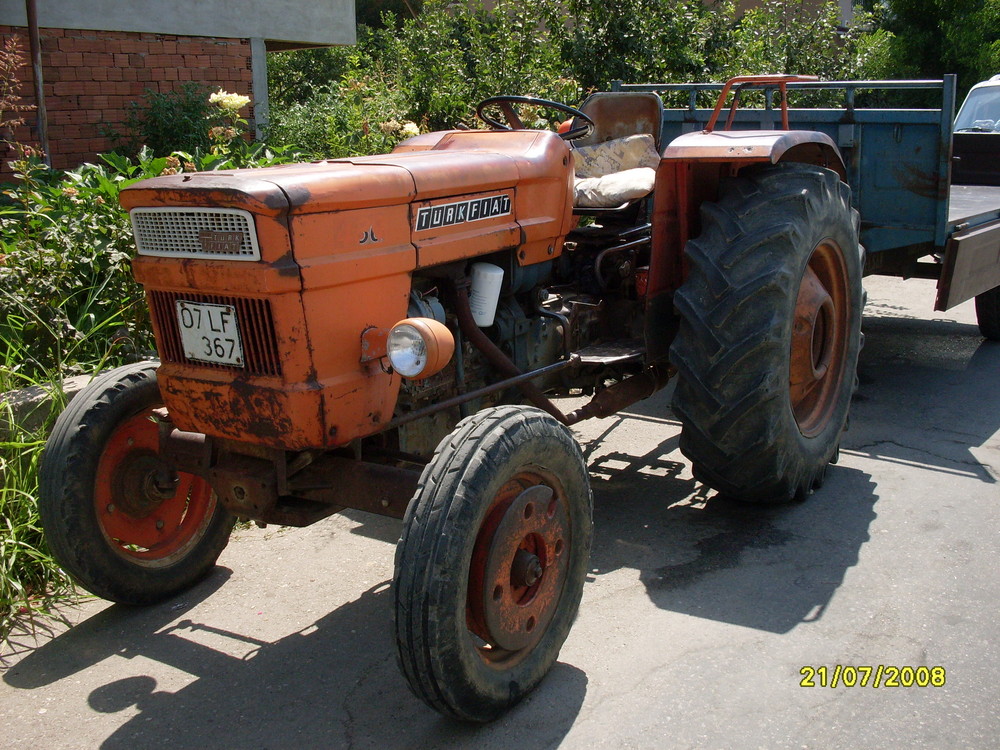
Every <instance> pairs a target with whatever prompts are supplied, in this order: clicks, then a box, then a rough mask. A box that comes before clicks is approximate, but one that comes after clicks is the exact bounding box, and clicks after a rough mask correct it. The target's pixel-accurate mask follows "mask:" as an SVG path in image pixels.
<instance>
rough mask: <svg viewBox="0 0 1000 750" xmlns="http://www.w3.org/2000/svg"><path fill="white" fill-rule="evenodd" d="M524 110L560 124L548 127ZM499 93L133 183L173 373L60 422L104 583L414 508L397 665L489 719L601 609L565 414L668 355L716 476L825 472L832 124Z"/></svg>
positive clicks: (72, 531) (73, 496) (837, 202)
mask: <svg viewBox="0 0 1000 750" xmlns="http://www.w3.org/2000/svg"><path fill="white" fill-rule="evenodd" d="M787 80H791V79H790V78H789V77H770V78H765V79H762V80H749V81H742V82H741V84H742V85H747V84H749V85H758V84H767V85H770V86H778V87H780V88H782V90H783V88H784V83H785V81H787ZM724 98H725V93H724V94H723V97H722V99H720V106H721V102H722V100H723V99H724ZM525 104H530V105H536V106H545V107H551V108H554V109H555V110H558V111H561V112H565V113H567V114H568V115H569V117H570V121H569V124H568V125H567V126H566V127H565V128H563V130H564V131H565V132H562V133H555V132H549V131H542V130H531V129H527V128H524V127H523V125H522V121H521V119H519V116H518V110H519V108H521V106H522V105H525ZM783 106H784V105H783ZM478 113H479V115H480V116H481V117H482V118H483V119H484V120H485V122H486V123H488V125H489V126H490V128H491V129H488V130H455V131H448V132H436V133H428V134H425V135H420V136H417V137H415V138H411V139H410V140H408V141H405V142H404V143H402V144H401V145H400V146H399V147H397V148H396V149H395V150H394V151H393V152H392V153H391V154H386V155H383V156H371V157H361V158H351V159H337V160H331V161H323V162H317V163H311V164H298V165H290V166H280V167H271V168H266V169H257V170H240V171H234V172H208V173H196V174H181V175H174V176H166V177H158V178H155V179H151V180H147V181H144V182H141V183H138V184H136V185H133V186H131V187H129V188H128V189H126V190H124V191H123V193H122V196H121V202H122V205H123V207H124V208H126V209H127V210H128V211H129V212H130V215H131V220H132V224H133V227H134V233H135V239H136V246H137V251H138V254H137V256H136V258H135V263H134V269H135V275H136V278H137V279H138V280H139V281H140V282H141V283H142V284H143V285H144V287H145V290H146V295H147V298H148V302H149V305H150V309H151V317H152V322H153V327H154V331H155V335H156V342H157V348H158V352H159V362H142V363H138V364H134V365H129V366H126V367H123V368H120V369H116V370H113V371H110V372H107V373H104V374H103V375H101V376H100V377H98V378H97V379H96V380H95V381H94V382H93V383H92V384H91V385H90V386H89V387H88V388H87V389H86V390H85V391H84V392H82V393H81V394H79V395H78V396H77V397H76V399H75V400H73V401H72V402H71V403H70V405H69V407H68V408H67V409H66V411H65V412H64V413H63V414H62V416H61V417H60V419H59V421H58V424H57V425H56V428H55V430H54V433H53V435H52V437H51V439H50V441H49V444H48V447H47V450H46V454H45V457H44V465H43V469H42V490H41V492H42V494H41V512H42V516H43V523H44V525H45V529H46V533H47V536H48V540H49V543H50V545H51V548H52V551H53V553H54V554H55V555H56V557H57V558H58V560H59V561H60V562H61V563H62V565H63V566H64V567H65V569H66V570H67V571H69V572H70V573H71V574H72V575H73V576H74V577H75V578H76V579H77V580H78V581H79V582H80V583H82V584H83V586H85V587H86V588H87V589H89V590H90V591H92V592H94V593H95V594H98V595H99V596H102V597H105V598H108V599H111V600H114V601H119V602H127V603H132V604H144V603H151V602H155V601H159V600H162V599H164V598H166V597H169V596H171V595H173V594H174V593H176V592H178V591H180V590H182V589H184V588H186V587H188V586H190V585H192V584H193V583H194V582H196V581H197V580H199V579H200V578H201V577H203V576H204V575H206V574H207V573H208V572H209V571H210V570H211V568H212V567H213V565H214V563H215V561H216V559H217V557H218V556H219V554H220V553H221V551H222V550H223V548H224V547H225V546H226V543H227V541H228V538H229V534H230V530H231V528H232V525H233V521H234V519H236V518H244V519H252V520H255V521H257V522H260V523H275V524H286V525H291V526H304V525H307V524H310V523H313V522H315V521H317V520H320V519H322V518H324V517H326V516H329V515H330V514H333V513H336V512H338V511H340V510H343V509H345V508H352V509H360V510H365V511H370V512H372V513H378V514H384V515H389V516H395V517H399V518H402V519H403V531H402V537H401V539H400V541H399V545H398V548H397V552H396V562H395V585H394V588H395V594H394V601H395V616H396V617H395V624H396V644H397V648H398V656H399V663H400V666H401V669H402V671H403V673H404V675H405V677H406V679H407V681H408V682H409V685H410V687H411V688H412V690H413V692H414V693H415V694H416V695H417V696H418V697H419V698H421V699H422V700H424V701H425V702H426V703H428V704H429V705H430V706H432V707H433V708H435V709H437V710H439V711H441V712H442V713H444V714H446V715H451V716H455V717H459V718H462V719H468V720H476V721H486V720H489V719H491V718H494V717H496V716H497V715H499V714H500V713H502V712H503V711H504V710H506V709H507V708H509V707H510V706H511V705H513V704H514V703H516V702H517V701H518V700H520V699H521V698H522V697H523V696H524V695H525V694H526V693H527V692H529V691H530V690H531V689H532V688H533V687H534V686H535V685H537V684H538V682H539V681H540V680H541V679H542V678H543V676H544V675H545V674H546V672H547V671H548V669H549V668H550V666H551V665H552V664H553V662H554V661H555V659H556V657H557V655H558V652H559V649H560V647H561V646H562V644H563V642H564V640H565V639H566V637H567V634H568V633H569V630H570V626H571V624H572V622H573V620H574V617H575V616H576V612H577V609H578V606H579V603H580V598H581V593H582V589H583V582H584V577H585V573H586V571H587V565H588V556H589V552H590V545H591V536H592V533H591V526H592V522H591V504H592V499H591V491H590V487H589V483H588V473H587V467H586V465H585V463H584V459H583V456H582V454H581V451H580V449H579V447H578V445H577V443H576V441H575V440H574V438H573V436H572V434H571V432H570V430H569V426H570V425H572V424H574V423H576V422H578V421H580V420H583V419H586V418H589V417H602V416H607V415H610V414H613V413H615V412H616V411H618V410H620V409H622V408H624V407H626V406H628V405H630V404H633V403H635V402H637V401H639V400H641V399H643V398H646V397H647V396H649V395H651V394H652V393H654V392H655V391H657V390H658V389H660V388H662V387H663V386H664V385H666V383H667V382H668V380H669V379H670V378H671V377H672V376H674V375H675V374H676V375H677V377H678V378H679V382H678V384H677V388H676V395H675V397H674V407H673V408H674V410H675V413H676V414H677V415H678V416H679V418H680V419H681V421H682V423H683V433H682V443H681V445H682V449H683V450H684V452H685V454H686V455H687V456H688V457H689V458H690V459H691V461H692V462H693V466H694V471H695V474H696V476H697V477H698V478H700V479H701V480H702V481H703V482H705V483H707V484H709V485H711V486H712V487H714V488H716V489H717V490H718V491H719V492H720V493H723V494H724V495H727V496H731V497H733V498H737V499H742V500H746V501H751V502H771V501H783V500H789V499H792V498H800V497H803V496H805V495H807V494H808V493H810V492H811V491H812V490H813V489H814V488H815V487H817V486H818V485H819V484H820V483H821V482H822V480H823V476H824V473H825V471H826V468H827V465H828V463H830V462H831V461H834V460H835V459H836V456H837V450H838V445H839V441H840V435H841V432H842V430H843V429H844V426H845V422H846V420H847V413H848V407H849V402H850V398H851V392H852V388H853V384H854V379H855V376H854V373H855V367H856V361H857V357H858V349H859V346H860V321H861V308H862V290H861V271H862V260H863V259H862V255H861V250H860V246H859V241H858V221H857V214H856V212H855V211H853V210H852V208H851V200H850V190H849V189H848V187H847V185H846V184H845V182H844V179H843V178H844V175H845V170H844V164H843V162H842V160H841V157H840V156H839V154H838V151H837V148H836V146H834V144H833V143H832V141H831V140H830V139H829V138H828V137H827V136H825V135H823V134H822V133H817V132H811V131H791V130H768V131H755V132H752V133H750V134H749V135H748V134H746V133H744V134H743V135H742V136H740V137H739V138H734V134H733V133H732V132H729V131H725V130H723V131H721V132H716V131H715V130H714V120H713V124H712V127H710V128H708V129H703V130H702V131H700V132H692V133H689V134H687V135H683V136H680V137H679V138H676V139H673V140H672V141H671V142H670V143H661V142H660V138H661V117H662V105H661V103H660V99H659V97H658V96H657V95H656V94H652V93H603V94H595V95H593V96H591V97H590V98H589V99H588V100H587V101H586V102H585V103H584V104H583V106H582V107H581V108H580V109H575V108H572V107H569V106H566V105H564V104H559V103H555V102H548V101H544V100H537V99H531V98H527V97H513V96H506V97H496V98H494V99H491V100H487V101H486V102H483V103H482V105H480V107H479V110H478ZM716 114H718V112H716ZM581 217H586V219H584V220H581ZM570 393H576V394H583V395H589V396H591V399H590V400H589V402H587V403H586V404H585V405H583V406H582V407H581V408H579V409H577V410H576V411H573V412H571V413H569V414H566V413H563V411H561V410H560V408H559V407H558V406H557V405H556V404H554V403H553V402H552V401H551V400H550V395H552V394H570Z"/></svg>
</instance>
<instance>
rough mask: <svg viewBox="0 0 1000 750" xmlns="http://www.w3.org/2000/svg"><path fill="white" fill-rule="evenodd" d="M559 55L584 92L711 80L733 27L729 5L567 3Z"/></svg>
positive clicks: (638, 0) (630, 0)
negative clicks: (622, 83)
mask: <svg viewBox="0 0 1000 750" xmlns="http://www.w3.org/2000/svg"><path fill="white" fill-rule="evenodd" d="M570 14H571V18H572V23H570V24H565V25H564V26H563V28H564V29H566V30H567V31H566V33H565V34H564V35H563V36H562V47H563V56H564V58H565V59H566V61H567V62H568V63H569V64H570V66H571V69H572V71H573V74H574V75H575V76H576V77H577V78H578V79H579V81H580V83H581V85H582V86H583V88H584V89H591V88H595V89H607V88H608V87H609V85H610V83H611V81H613V80H616V79H617V80H622V81H625V82H627V83H653V82H680V81H694V80H705V79H706V78H708V77H711V75H712V72H713V67H714V62H715V59H716V57H717V55H718V54H719V53H720V52H722V50H724V49H725V48H726V46H727V43H726V39H727V36H728V34H729V32H730V28H731V26H732V25H733V24H734V23H735V20H734V15H735V10H734V8H733V5H732V3H728V2H726V3H720V4H719V5H718V6H714V7H713V6H710V5H707V4H705V3H702V2H699V1H698V0H684V1H683V2H676V3H664V2H660V0H622V2H616V3H605V2H601V0H572V2H570Z"/></svg>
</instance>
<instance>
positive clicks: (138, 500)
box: [94, 407, 216, 567]
mask: <svg viewBox="0 0 1000 750" xmlns="http://www.w3.org/2000/svg"><path fill="white" fill-rule="evenodd" d="M158 453H159V428H158V426H157V423H156V421H155V420H154V418H153V408H152V407H151V408H150V409H148V410H146V411H144V412H142V413H140V414H137V415H135V416H133V417H131V418H130V419H128V420H126V421H125V422H123V423H122V424H121V425H119V426H118V428H117V429H116V430H115V431H114V433H112V435H111V437H110V438H109V440H108V442H107V444H106V445H105V447H104V452H103V453H102V454H101V458H100V461H98V464H97V479H96V480H95V482H94V509H95V511H96V512H97V521H98V523H99V524H100V526H101V531H102V532H103V534H104V537H105V539H107V541H108V542H109V543H110V544H111V546H112V548H113V549H114V550H115V551H116V552H117V553H119V554H120V555H122V556H124V557H126V558H128V559H129V560H130V561H132V562H137V563H140V564H143V565H147V566H150V567H156V566H163V565H169V564H170V563H172V562H174V561H175V560H176V559H178V558H180V557H182V556H183V555H184V554H185V553H186V552H187V550H188V549H189V548H190V546H191V545H192V544H194V543H195V542H196V541H197V540H198V539H200V538H201V536H202V534H203V533H204V531H205V528H206V527H207V526H208V523H209V521H210V520H211V518H212V514H213V512H214V511H215V503H216V498H215V495H214V493H213V492H212V488H211V486H210V485H209V484H208V482H206V481H205V480H204V479H202V478H201V477H197V476H195V475H193V474H188V473H185V472H175V471H173V470H172V469H171V468H170V467H169V466H168V465H167V464H166V463H165V462H164V461H162V460H161V459H160V458H159V455H158Z"/></svg>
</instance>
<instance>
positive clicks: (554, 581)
mask: <svg viewBox="0 0 1000 750" xmlns="http://www.w3.org/2000/svg"><path fill="white" fill-rule="evenodd" d="M591 505H592V501H591V493H590V485H589V481H588V476H587V468H586V464H585V463H584V460H583V456H582V454H581V452H580V448H579V446H578V445H577V444H576V441H575V440H574V439H573V436H572V435H571V434H570V432H569V430H567V429H566V428H565V427H564V426H563V425H561V424H560V423H559V422H557V421H556V420H554V419H553V418H552V417H550V416H549V415H548V414H546V413H544V412H542V411H540V410H538V409H535V408H531V407H516V406H503V407H498V408H493V409H486V410H484V411H481V412H479V413H477V414H475V415H473V416H471V417H469V418H467V419H465V420H463V421H462V422H460V423H459V424H458V426H457V427H456V428H455V430H454V431H453V432H452V433H451V434H450V435H449V436H448V437H446V438H445V439H444V440H443V441H442V442H441V444H440V445H439V446H438V448H437V451H436V452H435V454H434V458H433V460H432V461H431V463H430V464H428V465H427V467H426V468H425V469H424V472H423V475H422V476H421V478H420V484H419V485H418V489H417V493H416V495H415V496H414V499H413V500H412V501H411V502H410V505H409V507H408V508H407V512H406V518H405V519H404V522H403V534H402V538H401V539H400V541H399V546H398V548H397V552H396V574H395V603H396V645H397V653H398V656H399V664H400V668H401V669H402V671H403V674H404V675H405V677H406V679H407V681H408V682H409V685H410V688H411V689H412V690H413V692H414V694H415V695H416V696H417V697H418V698H420V699H421V700H423V701H424V702H425V703H427V704H428V705H430V706H431V707H432V708H434V709H436V710H438V711H440V712H441V713H443V714H445V715H448V716H453V717H455V718H459V719H464V720H467V721H489V720H491V719H494V718H496V717H497V716H499V715H500V714H501V713H503V712H504V711H505V710H507V709H508V708H510V707H511V706H513V705H514V704H515V703H517V702H518V701H519V700H521V698H522V697H523V696H525V695H526V694H527V693H529V692H530V691H531V690H532V689H533V688H534V687H535V686H536V685H537V684H538V683H539V682H540V681H541V680H542V678H543V677H544V676H545V674H546V673H547V672H548V670H549V668H550V667H551V666H552V664H553V662H555V659H556V657H557V656H558V654H559V649H560V648H561V647H562V644H563V642H564V641H565V640H566V637H567V635H568V634H569V630H570V626H571V625H572V624H573V620H574V618H575V617H576V612H577V609H578V607H579V605H580V598H581V595H582V592H583V582H584V578H585V576H586V572H587V562H588V559H589V555H590V542H591V526H592V521H591Z"/></svg>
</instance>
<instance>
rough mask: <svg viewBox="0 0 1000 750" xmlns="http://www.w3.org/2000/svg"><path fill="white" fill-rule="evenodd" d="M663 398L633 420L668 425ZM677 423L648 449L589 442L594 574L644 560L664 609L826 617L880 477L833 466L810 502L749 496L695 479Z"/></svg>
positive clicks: (787, 622)
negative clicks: (741, 499) (750, 500)
mask: <svg viewBox="0 0 1000 750" xmlns="http://www.w3.org/2000/svg"><path fill="white" fill-rule="evenodd" d="M664 407H665V404H664V403H662V402H661V403H659V404H656V403H652V404H650V403H645V404H640V405H638V408H636V407H633V408H632V409H631V410H630V411H629V413H627V414H624V415H622V420H623V422H627V421H634V420H640V421H648V420H652V421H651V423H650V427H651V428H652V429H664V430H665V429H669V426H668V424H667V423H669V421H670V420H669V419H666V420H665V419H663V418H662V417H661V416H659V415H662V414H664V413H668V412H667V411H666V410H665V408H664ZM613 429H616V428H613ZM672 433H673V434H672V435H671V436H670V437H668V438H667V439H666V440H664V441H663V442H662V443H660V444H658V445H657V446H655V447H654V448H652V449H651V450H649V451H647V452H645V453H640V454H638V455H637V454H632V455H629V454H626V453H622V452H620V451H616V450H610V451H608V450H605V448H604V445H603V443H602V441H601V440H600V439H599V440H598V441H597V443H596V444H595V443H591V444H589V445H588V446H587V447H588V449H589V451H590V462H589V463H590V468H591V483H592V487H593V490H594V498H595V509H594V525H595V540H594V551H593V553H592V555H591V569H592V574H593V576H594V577H595V578H600V577H601V576H604V575H607V574H608V573H611V572H613V571H616V570H619V569H622V568H630V569H634V570H638V571H639V579H640V580H641V581H642V583H643V584H644V585H645V587H646V591H647V594H648V595H649V597H650V600H651V601H652V602H653V603H654V604H656V605H657V606H658V607H660V608H662V609H665V610H669V611H672V612H678V613H682V614H687V615H693V616H695V617H701V618H706V619H711V620H717V621H720V622H725V623H730V624H734V625H741V626H743V627H748V628H755V629H758V630H764V631H768V632H772V633H786V632H788V631H790V630H792V629H793V628H795V627H796V626H798V625H799V624H801V623H807V622H812V621H815V620H818V619H819V618H821V617H822V615H823V611H824V610H825V608H826V606H827V605H828V604H829V602H830V600H831V599H832V597H833V596H834V594H835V592H836V590H837V588H838V587H839V586H840V584H841V583H842V582H843V580H844V576H845V574H846V572H847V570H848V569H850V568H851V567H852V566H854V565H855V564H857V561H858V554H859V551H860V549H861V547H862V545H863V544H864V543H865V542H866V541H868V539H869V527H870V525H871V522H872V521H873V520H874V519H875V517H876V515H875V503H876V501H877V500H878V496H877V495H876V494H875V485H874V483H873V482H872V481H871V478H870V477H869V475H867V474H866V473H865V472H863V471H860V470H858V469H854V468H849V467H843V466H834V467H831V469H830V471H829V472H828V474H827V480H826V484H825V485H824V487H823V488H822V489H821V490H819V491H818V492H816V493H814V494H813V495H812V496H810V497H809V498H808V499H807V500H806V501H805V502H802V503H797V504H789V505H783V506H775V507H757V506H745V505H740V504H737V503H732V502H729V501H726V500H724V499H722V498H720V497H718V496H717V495H716V494H715V493H714V491H711V490H709V489H708V488H707V487H705V486H704V485H701V484H700V483H698V482H696V481H695V480H694V479H693V478H692V477H691V474H690V466H689V464H687V462H686V461H685V460H684V458H683V456H682V455H681V454H680V451H679V450H678V449H677V443H678V438H679V433H680V425H679V424H676V423H675V424H674V425H673V430H672ZM615 442H616V443H620V442H621V441H620V439H619V440H616V441H615Z"/></svg>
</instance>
